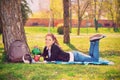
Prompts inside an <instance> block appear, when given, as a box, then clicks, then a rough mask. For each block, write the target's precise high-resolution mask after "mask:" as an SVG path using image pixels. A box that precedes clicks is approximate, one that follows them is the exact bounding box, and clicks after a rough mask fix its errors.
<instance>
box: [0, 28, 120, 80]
mask: <svg viewBox="0 0 120 80" xmlns="http://www.w3.org/2000/svg"><path fill="white" fill-rule="evenodd" d="M56 30H57V28H50V31H51V32H52V33H54V34H55V36H56V37H57V39H58V41H59V44H60V47H61V48H62V49H63V50H65V51H71V50H79V51H81V52H84V53H85V54H88V51H89V44H90V43H89V37H90V36H91V35H93V34H95V33H96V32H95V30H94V29H93V28H89V31H88V33H87V32H86V31H87V29H86V28H82V29H81V34H80V35H79V36H77V35H76V34H77V28H73V29H72V33H70V40H71V43H70V44H64V43H63V35H58V33H57V31H56ZM48 31H49V29H48V28H47V27H25V32H26V37H27V42H28V45H29V47H30V50H32V48H33V47H34V46H36V45H38V47H39V48H40V49H41V51H42V50H43V48H44V45H45V42H44V41H45V35H46V33H48ZM98 33H103V34H105V35H106V36H107V37H106V38H104V39H102V40H100V55H101V57H102V58H104V59H108V60H111V61H113V62H115V65H112V66H110V65H77V64H75V65H62V64H24V63H2V62H1V58H2V53H3V44H2V36H1V35H0V80H119V79H120V70H119V69H120V60H119V59H120V33H114V32H113V31H112V28H110V29H108V28H100V29H99V32H98Z"/></svg>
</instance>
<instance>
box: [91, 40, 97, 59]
mask: <svg viewBox="0 0 120 80" xmlns="http://www.w3.org/2000/svg"><path fill="white" fill-rule="evenodd" d="M92 57H93V58H95V59H97V60H99V40H98V41H95V45H94V50H93V56H92Z"/></svg>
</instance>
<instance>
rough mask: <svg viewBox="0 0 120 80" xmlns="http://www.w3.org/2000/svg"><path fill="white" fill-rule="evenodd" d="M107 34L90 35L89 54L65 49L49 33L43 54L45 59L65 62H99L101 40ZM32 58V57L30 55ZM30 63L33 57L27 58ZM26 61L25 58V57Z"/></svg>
mask: <svg viewBox="0 0 120 80" xmlns="http://www.w3.org/2000/svg"><path fill="white" fill-rule="evenodd" d="M104 37H105V35H102V34H96V35H93V36H92V37H90V49H89V55H86V54H84V53H82V52H80V51H71V52H65V51H63V50H62V49H61V48H60V47H59V44H58V41H57V39H56V37H55V36H54V35H53V34H51V33H49V34H47V35H46V37H45V44H46V45H45V47H44V50H43V53H42V54H41V56H42V57H43V58H44V61H64V62H70V61H74V62H98V61H99V40H100V39H102V38H104ZM29 58H31V57H29ZM26 60H27V61H28V62H29V63H31V62H32V60H31V59H26ZM24 62H25V59H24Z"/></svg>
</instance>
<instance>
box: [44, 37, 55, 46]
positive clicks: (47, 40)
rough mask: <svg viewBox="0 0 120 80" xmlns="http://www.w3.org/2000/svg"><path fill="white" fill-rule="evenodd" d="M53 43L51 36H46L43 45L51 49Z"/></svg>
mask: <svg viewBox="0 0 120 80" xmlns="http://www.w3.org/2000/svg"><path fill="white" fill-rule="evenodd" d="M54 42H55V41H54V40H53V39H52V37H51V36H46V39H45V44H46V46H47V47H51V45H52V44H53V43H54Z"/></svg>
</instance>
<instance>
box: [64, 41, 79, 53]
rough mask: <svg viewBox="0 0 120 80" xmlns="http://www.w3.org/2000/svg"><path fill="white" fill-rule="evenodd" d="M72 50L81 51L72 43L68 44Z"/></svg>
mask: <svg viewBox="0 0 120 80" xmlns="http://www.w3.org/2000/svg"><path fill="white" fill-rule="evenodd" d="M66 45H67V46H68V47H69V48H70V49H72V50H77V51H79V50H78V49H77V48H76V47H75V46H74V45H73V44H71V43H68V44H66Z"/></svg>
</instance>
